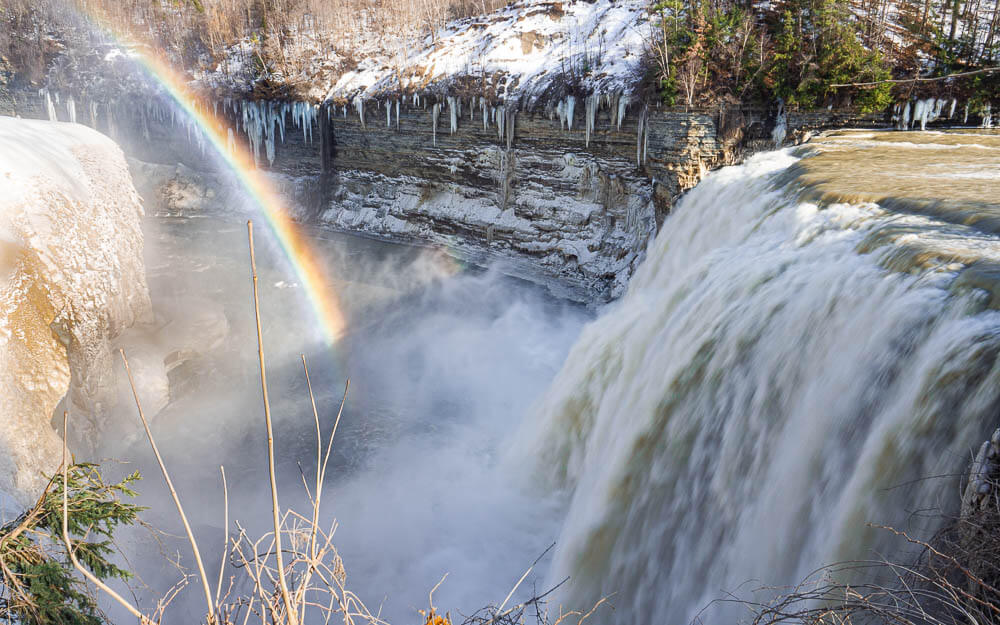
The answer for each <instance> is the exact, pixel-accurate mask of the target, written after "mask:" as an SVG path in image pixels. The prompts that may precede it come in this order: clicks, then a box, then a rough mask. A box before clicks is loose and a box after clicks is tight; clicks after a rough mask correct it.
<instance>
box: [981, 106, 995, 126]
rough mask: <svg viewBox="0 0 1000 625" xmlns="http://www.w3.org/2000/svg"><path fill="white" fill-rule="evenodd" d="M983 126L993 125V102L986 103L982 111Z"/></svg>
mask: <svg viewBox="0 0 1000 625" xmlns="http://www.w3.org/2000/svg"><path fill="white" fill-rule="evenodd" d="M982 126H983V128H992V127H993V104H992V103H991V102H987V103H986V110H985V111H984V112H983V124H982Z"/></svg>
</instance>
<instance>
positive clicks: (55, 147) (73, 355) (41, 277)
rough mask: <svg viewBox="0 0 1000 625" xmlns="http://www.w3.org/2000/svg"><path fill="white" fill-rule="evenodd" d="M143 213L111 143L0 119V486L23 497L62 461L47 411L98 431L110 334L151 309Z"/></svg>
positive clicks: (108, 375)
mask: <svg viewBox="0 0 1000 625" xmlns="http://www.w3.org/2000/svg"><path fill="white" fill-rule="evenodd" d="M141 214H142V208H141V204H140V201H139V196H138V194H137V193H136V191H135V189H134V188H133V186H132V181H131V178H130V177H129V173H128V168H127V166H126V164H125V158H124V156H123V154H122V152H121V150H120V149H119V148H118V146H117V145H115V143H114V142H113V141H111V140H110V139H108V138H107V137H105V136H104V135H101V134H99V133H97V132H95V131H93V130H91V129H89V128H87V127H85V126H82V125H78V124H66V123H53V122H43V121H34V120H21V119H14V118H9V117H0V393H2V395H3V398H4V400H3V402H2V403H0V490H3V491H6V492H8V493H10V494H11V495H12V496H14V497H16V498H17V499H18V500H19V501H21V502H22V503H29V502H30V501H31V500H32V499H33V498H34V497H35V496H37V494H38V492H39V489H40V488H42V487H43V486H44V484H45V480H46V476H47V475H50V474H52V473H53V472H55V470H56V469H57V468H58V466H59V462H60V458H61V441H60V437H59V435H58V434H57V433H56V431H55V430H54V429H53V426H52V418H53V416H54V413H55V412H60V413H61V410H62V409H63V408H65V409H67V410H70V411H71V412H72V413H73V414H74V415H75V417H76V418H75V420H74V423H75V427H74V432H75V433H76V434H77V435H78V436H79V437H80V438H79V440H87V439H90V440H93V439H92V437H93V436H95V435H96V434H97V432H98V431H99V428H100V426H101V419H102V416H103V415H104V414H106V412H107V410H108V409H109V408H110V406H111V404H112V403H113V402H114V401H115V399H114V398H115V393H114V391H115V388H114V387H115V385H114V372H113V369H112V366H113V364H114V361H113V358H112V355H111V352H110V350H109V348H108V339H109V338H111V337H113V336H115V335H117V334H118V333H119V332H120V331H121V330H122V329H124V328H126V327H128V326H131V325H132V324H133V323H135V322H136V321H137V320H139V319H141V318H144V317H146V316H147V315H149V314H150V302H149V293H148V289H147V286H146V278H145V272H144V268H143V262H142V250H143V240H142V230H141V223H140V217H141ZM60 404H61V405H60Z"/></svg>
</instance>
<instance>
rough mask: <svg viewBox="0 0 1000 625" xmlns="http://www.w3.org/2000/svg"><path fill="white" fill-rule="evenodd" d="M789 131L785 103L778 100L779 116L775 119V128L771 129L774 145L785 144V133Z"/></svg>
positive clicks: (777, 146)
mask: <svg viewBox="0 0 1000 625" xmlns="http://www.w3.org/2000/svg"><path fill="white" fill-rule="evenodd" d="M787 133H788V119H787V117H786V116H785V103H784V101H782V100H778V117H777V119H775V120H774V130H772V131H771V139H772V140H773V141H774V147H775V148H780V147H781V146H782V145H784V144H785V135H786V134H787Z"/></svg>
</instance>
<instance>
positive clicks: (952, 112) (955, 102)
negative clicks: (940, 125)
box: [948, 98, 958, 119]
mask: <svg viewBox="0 0 1000 625" xmlns="http://www.w3.org/2000/svg"><path fill="white" fill-rule="evenodd" d="M957 105H958V100H957V99H955V98H952V99H951V110H950V111H948V119H952V118H954V117H955V107H956V106H957Z"/></svg>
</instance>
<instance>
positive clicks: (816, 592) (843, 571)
mask: <svg viewBox="0 0 1000 625" xmlns="http://www.w3.org/2000/svg"><path fill="white" fill-rule="evenodd" d="M998 461H1000V430H997V433H996V434H994V436H993V439H992V441H988V442H987V444H986V446H984V450H983V451H981V452H980V457H979V458H977V459H976V462H975V463H974V464H973V468H972V471H971V472H970V476H969V478H968V480H967V484H966V488H965V490H964V492H965V497H964V501H963V505H962V511H961V513H960V514H959V515H957V516H955V517H953V518H951V519H942V520H943V521H945V522H944V524H943V528H942V529H941V530H940V531H938V532H937V533H936V534H935V535H934V536H933V537H932V538H931V539H930V540H927V541H924V540H919V539H917V538H914V537H912V536H911V535H909V534H908V533H907V532H902V531H899V530H896V529H893V528H890V527H884V526H875V527H877V528H878V529H881V530H882V531H886V532H890V533H892V534H893V535H894V536H895V537H897V538H898V539H899V540H900V541H901V542H902V545H901V547H903V548H902V549H900V550H899V551H900V552H901V553H905V552H906V551H907V550H909V551H914V550H915V551H916V555H915V557H914V558H913V559H912V560H911V561H900V560H899V559H888V558H884V559H880V560H875V561H871V562H849V563H842V564H838V565H834V566H829V567H824V568H822V569H820V570H818V571H816V572H815V573H814V574H813V575H810V576H809V577H808V578H807V579H805V580H804V581H803V582H802V583H800V584H799V585H797V586H796V587H795V588H792V589H770V590H771V591H772V592H773V593H774V594H776V595H777V598H775V599H774V600H772V601H768V602H750V601H738V603H740V604H742V605H744V606H745V607H747V608H749V610H750V612H751V614H752V623H753V625H776V624H778V623H790V624H800V625H852V624H855V625H860V624H862V623H865V624H867V623H880V624H883V623H884V624H892V625H996V624H997V623H1000V496H998V493H1000V464H998ZM852 579H854V580H859V579H860V580H872V581H864V582H861V583H856V584H855V583H850V580H852Z"/></svg>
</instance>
